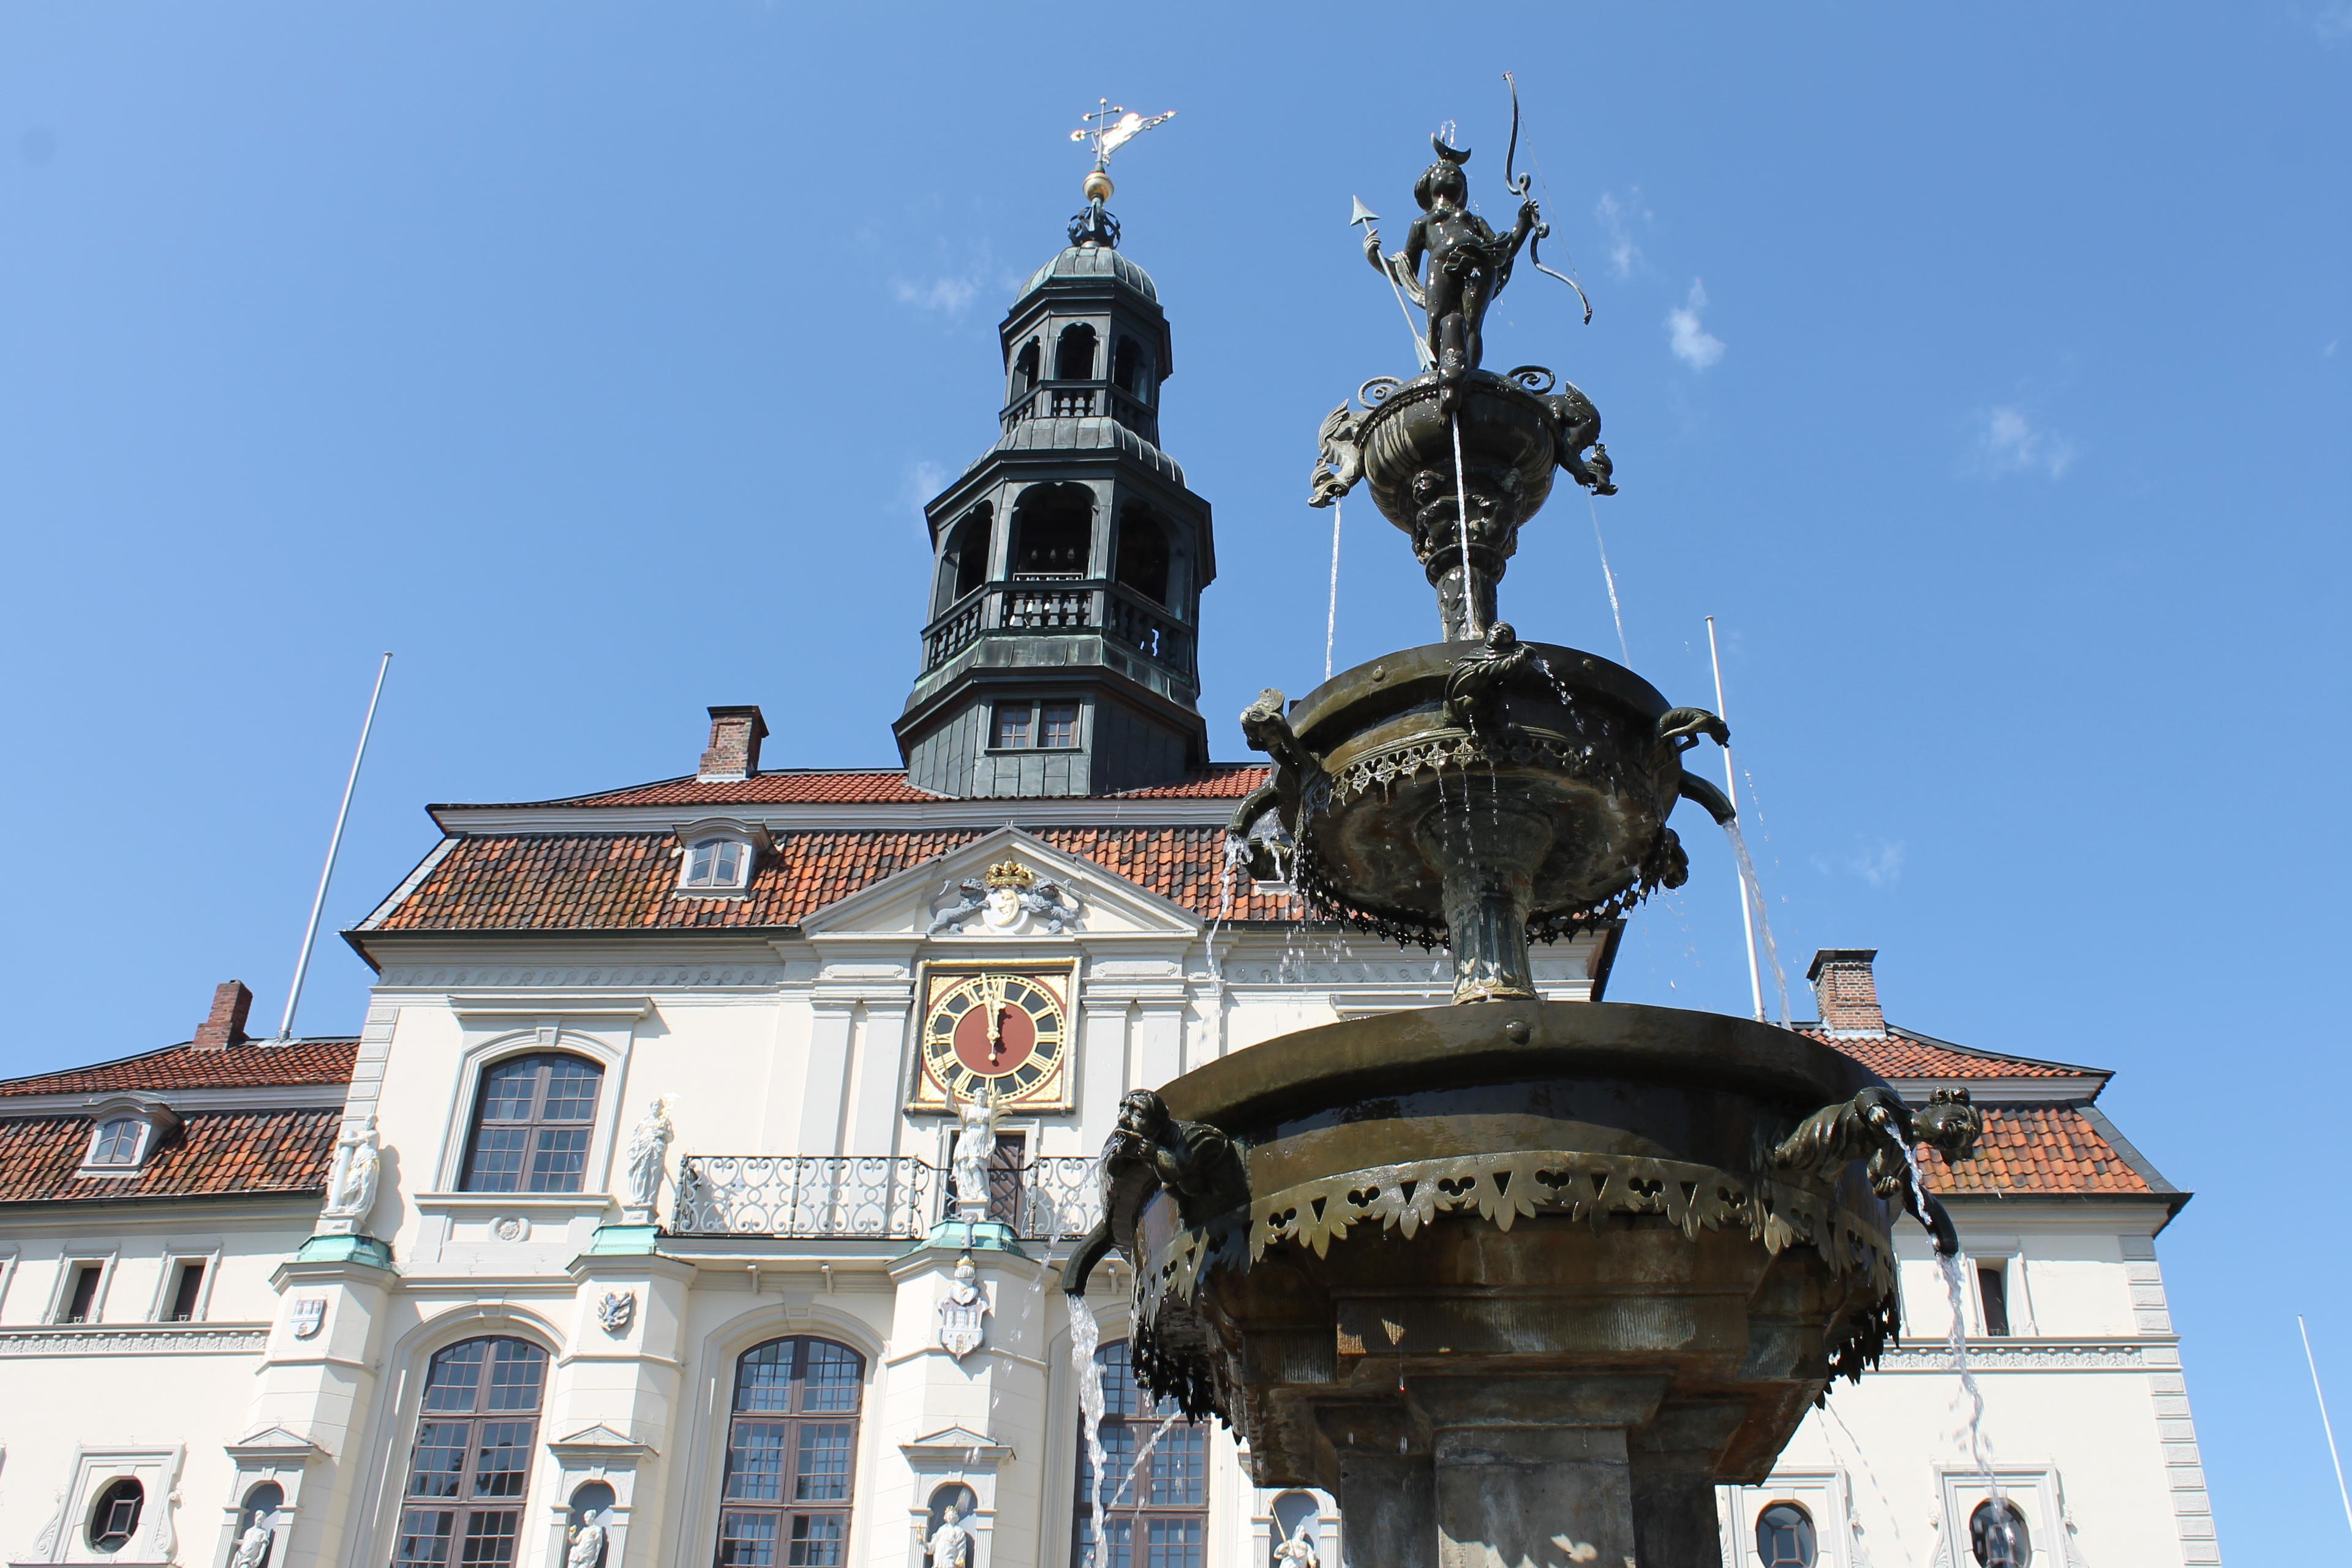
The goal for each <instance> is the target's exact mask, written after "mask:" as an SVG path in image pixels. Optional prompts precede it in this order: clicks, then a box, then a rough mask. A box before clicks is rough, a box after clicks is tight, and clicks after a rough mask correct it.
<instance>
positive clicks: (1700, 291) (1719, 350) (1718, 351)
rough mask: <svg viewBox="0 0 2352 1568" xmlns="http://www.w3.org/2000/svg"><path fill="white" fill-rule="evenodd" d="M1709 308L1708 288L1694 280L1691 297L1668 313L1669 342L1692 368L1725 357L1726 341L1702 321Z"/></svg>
mask: <svg viewBox="0 0 2352 1568" xmlns="http://www.w3.org/2000/svg"><path fill="white" fill-rule="evenodd" d="M1705 309H1706V285H1705V284H1703V283H1701V282H1700V281H1699V280H1698V279H1696V278H1694V279H1691V286H1690V297H1689V298H1688V299H1686V300H1684V301H1683V303H1682V304H1681V305H1679V306H1677V307H1676V308H1675V309H1674V310H1668V311H1667V312H1666V341H1667V343H1668V346H1670V347H1671V348H1673V350H1674V351H1675V358H1676V359H1678V360H1680V361H1682V362H1683V363H1685V364H1686V365H1688V366H1690V367H1691V369H1693V370H1705V369H1706V367H1707V366H1709V365H1711V364H1713V363H1715V362H1716V361H1717V360H1719V359H1721V358H1722V357H1723V340H1722V339H1721V338H1718V337H1717V336H1716V335H1715V334H1714V333H1712V332H1710V331H1707V330H1706V327H1704V326H1702V325H1701V324H1700V323H1699V319H1698V313H1699V312H1700V311H1701V310H1705Z"/></svg>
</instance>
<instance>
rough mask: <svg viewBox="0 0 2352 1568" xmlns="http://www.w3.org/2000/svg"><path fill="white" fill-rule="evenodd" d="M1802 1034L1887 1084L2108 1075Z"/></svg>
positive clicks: (1898, 1041)
mask: <svg viewBox="0 0 2352 1568" xmlns="http://www.w3.org/2000/svg"><path fill="white" fill-rule="evenodd" d="M1797 1033H1799V1034H1801V1035H1806V1036H1810V1037H1812V1038H1813V1039H1816V1040H1819V1041H1821V1042H1822V1044H1823V1045H1825V1046H1828V1047H1831V1048H1832V1049H1834V1050H1840V1051H1843V1052H1844V1053H1845V1054H1846V1055H1847V1056H1850V1057H1852V1058H1853V1059H1854V1060H1856V1061H1858V1062H1860V1063H1861V1064H1862V1065H1863V1066H1864V1067H1866V1068H1869V1069H1870V1070H1871V1071H1873V1072H1874V1073H1876V1074H1878V1075H1879V1076H1880V1077H1881V1078H2104V1077H2105V1076H2106V1075H2105V1074H2104V1073H2100V1072H2096V1071H2094V1070H2091V1069H2087V1068H2074V1067H2067V1066H2065V1065H2064V1064H2063V1063H2059V1062H2037V1061H2032V1060H2029V1059H2027V1058H2022V1057H1999V1056H1994V1055H1993V1054H1992V1053H1990V1051H1972V1050H1968V1049H1965V1048H1963V1047H1958V1046H1953V1045H1948V1044H1946V1043H1945V1042H1943V1041H1941V1040H1929V1039H1925V1038H1923V1037H1919V1036H1916V1035H1904V1034H1895V1033H1888V1034H1885V1035H1864V1036H1859V1037H1856V1036H1853V1035H1843V1034H1832V1033H1830V1032H1829V1031H1827V1030H1825V1029H1823V1028H1822V1027H1821V1026H1818V1025H1809V1024H1800V1025H1798V1026H1797Z"/></svg>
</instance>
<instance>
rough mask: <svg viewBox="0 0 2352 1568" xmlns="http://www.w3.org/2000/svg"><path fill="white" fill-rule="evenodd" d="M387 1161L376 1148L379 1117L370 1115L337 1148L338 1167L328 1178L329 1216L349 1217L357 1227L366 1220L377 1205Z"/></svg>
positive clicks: (346, 1218) (335, 1166)
mask: <svg viewBox="0 0 2352 1568" xmlns="http://www.w3.org/2000/svg"><path fill="white" fill-rule="evenodd" d="M382 1169H383V1153H382V1152H380V1151H379V1150H378V1149H377V1147H376V1136H375V1117H374V1116H373V1115H370V1116H369V1117H368V1118H367V1119H366V1120H365V1121H362V1122H361V1123H360V1125H359V1126H358V1127H357V1128H355V1129H353V1130H352V1131H347V1132H345V1133H344V1134H343V1138H342V1142H341V1144H339V1145H338V1146H337V1148H336V1150H335V1163H334V1169H333V1170H332V1171H331V1173H329V1175H328V1178H327V1209H326V1213H327V1216H328V1217H329V1218H331V1219H342V1220H349V1221H351V1222H352V1225H353V1226H358V1225H361V1224H363V1223H365V1221H366V1219H367V1216H368V1211H369V1210H370V1209H372V1208H373V1207H375V1189H376V1181H377V1178H378V1176H379V1174H380V1173H381V1172H382Z"/></svg>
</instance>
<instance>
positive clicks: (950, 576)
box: [934, 503, 996, 614]
mask: <svg viewBox="0 0 2352 1568" xmlns="http://www.w3.org/2000/svg"><path fill="white" fill-rule="evenodd" d="M995 531H996V517H995V513H994V512H993V511H992V510H991V509H990V508H989V507H988V506H987V505H986V504H985V503H983V504H982V505H980V506H977V507H974V508H973V509H972V512H971V516H970V517H967V518H965V519H964V520H963V521H961V522H960V523H958V524H956V527H955V531H954V532H953V533H951V534H950V535H949V536H948V547H947V549H946V551H945V552H942V554H941V557H940V585H941V586H942V587H943V588H945V589H946V590H947V593H946V595H945V596H944V597H942V598H941V599H940V604H939V608H940V610H944V609H946V608H947V607H948V606H949V605H952V604H954V603H955V602H956V601H957V600H959V599H961V598H962V597H963V596H964V595H966V594H969V593H971V592H972V591H973V590H974V589H976V588H978V587H979V586H980V585H981V584H982V583H984V582H986V581H988V547H989V545H990V543H991V542H992V536H993V535H994V533H995ZM936 613H937V612H936V611H935V612H934V614H936Z"/></svg>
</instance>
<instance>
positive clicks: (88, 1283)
mask: <svg viewBox="0 0 2352 1568" xmlns="http://www.w3.org/2000/svg"><path fill="white" fill-rule="evenodd" d="M105 1277H106V1265H104V1264H102V1263H77V1264H75V1265H74V1266H73V1283H72V1284H70V1285H68V1287H67V1288H66V1301H65V1310H64V1311H62V1312H60V1313H58V1321H59V1322H61V1323H87V1322H89V1321H90V1315H91V1314H92V1313H94V1312H96V1311H97V1310H98V1282H99V1281H100V1279H104V1278H105Z"/></svg>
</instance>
